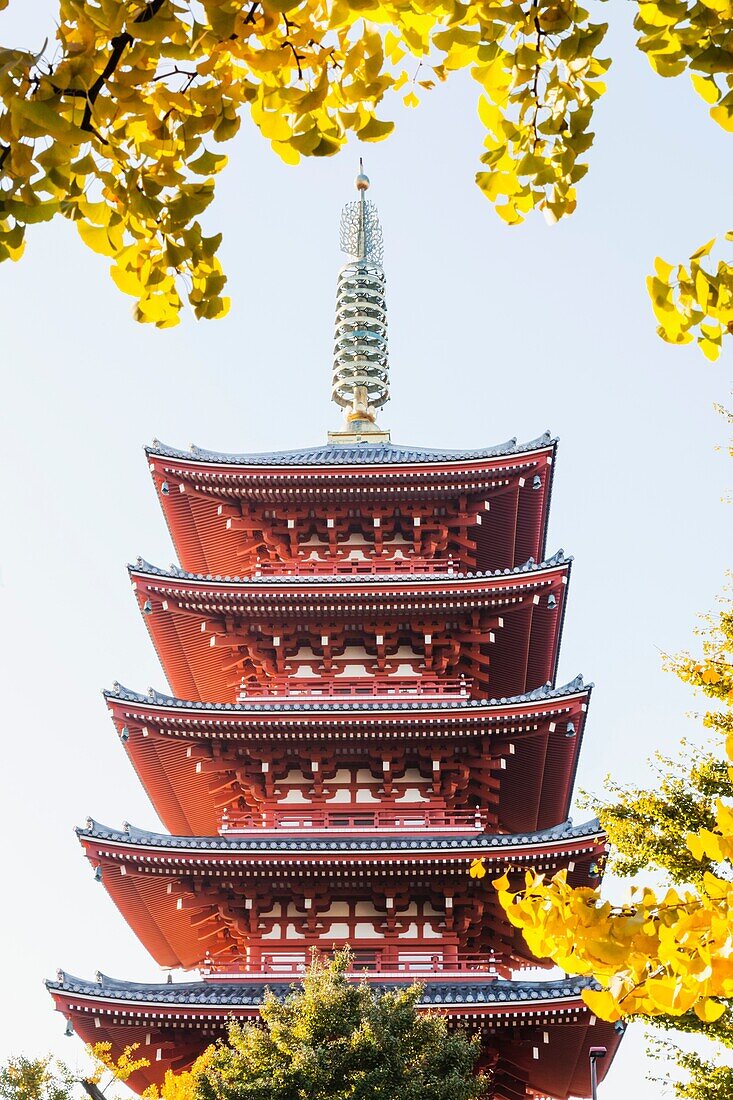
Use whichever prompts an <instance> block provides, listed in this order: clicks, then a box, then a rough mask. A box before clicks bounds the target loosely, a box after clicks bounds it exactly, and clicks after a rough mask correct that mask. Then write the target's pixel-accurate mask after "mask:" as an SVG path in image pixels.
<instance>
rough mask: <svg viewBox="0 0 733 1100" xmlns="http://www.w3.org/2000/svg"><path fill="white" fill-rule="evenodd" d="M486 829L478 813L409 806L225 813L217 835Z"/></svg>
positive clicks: (452, 831) (408, 832) (451, 831)
mask: <svg viewBox="0 0 733 1100" xmlns="http://www.w3.org/2000/svg"><path fill="white" fill-rule="evenodd" d="M486 826H487V823H486V819H485V816H484V814H483V813H482V811H481V810H479V809H476V810H450V811H448V810H440V809H435V808H431V807H427V806H426V807H424V808H423V807H421V806H411V807H409V808H408V807H405V808H404V809H394V808H392V809H378V808H375V809H371V808H370V807H368V806H366V807H358V808H357V807H348V808H342V809H338V810H337V809H332V810H311V809H308V808H307V807H302V806H299V807H297V808H292V809H281V810H280V809H279V810H263V811H262V812H260V813H252V812H245V813H238V812H236V811H228V812H226V813H225V814H224V815H223V816H222V821H221V827H220V832H222V833H227V835H235V834H237V835H254V834H261V833H262V832H263V831H264V832H277V833H281V834H288V833H291V834H298V835H300V834H302V833H311V834H317V833H326V834H339V833H341V834H347V835H348V834H351V833H391V832H394V833H402V834H408V835H409V834H410V833H471V832H479V831H481V830H482V829H485V828H486Z"/></svg>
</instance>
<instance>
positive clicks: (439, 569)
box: [252, 556, 462, 577]
mask: <svg viewBox="0 0 733 1100" xmlns="http://www.w3.org/2000/svg"><path fill="white" fill-rule="evenodd" d="M461 568H462V567H461V564H460V562H456V561H454V560H453V558H415V557H409V558H392V557H389V558H388V557H386V556H379V557H373V558H331V559H328V558H305V559H302V560H295V561H268V562H261V563H260V564H259V565H258V566H256V568H255V569H254V570H253V572H252V575H253V576H255V577H314V576H315V577H322V576H350V577H358V576H370V577H378V576H380V575H382V576H390V575H394V574H398V575H402V576H418V575H420V574H426V573H428V574H429V573H456V572H460V571H461Z"/></svg>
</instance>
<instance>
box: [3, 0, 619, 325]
mask: <svg viewBox="0 0 733 1100" xmlns="http://www.w3.org/2000/svg"><path fill="white" fill-rule="evenodd" d="M2 2H3V0H0V3H2ZM592 2H593V3H594V4H595V5H598V3H599V2H600V0H592ZM59 5H60V11H59V23H58V28H57V30H56V32H55V39H54V41H53V42H52V43H50V44H47V45H46V46H45V47H44V49H43V50H42V52H41V53H40V54H35V55H34V54H33V53H31V52H29V51H24V50H17V49H13V50H11V49H0V259H8V258H10V259H18V258H19V257H20V255H21V254H22V251H23V247H24V243H25V237H26V229H27V226H29V225H33V224H35V223H37V222H42V221H48V220H49V219H51V218H53V217H54V216H55V215H57V214H61V215H62V216H64V217H66V218H69V219H70V220H72V221H75V222H76V223H77V226H78V229H79V233H80V236H81V237H82V240H83V241H84V242H85V243H86V244H87V245H88V246H89V247H90V248H91V249H93V250H94V251H96V252H99V253H100V254H101V255H103V256H108V257H110V259H111V260H112V268H111V270H112V277H113V279H114V281H115V283H116V284H117V286H118V287H119V288H120V289H121V290H122V291H123V292H124V293H126V294H130V295H132V296H133V297H135V298H136V299H137V306H136V316H137V318H138V320H141V321H146V322H151V323H153V324H155V325H158V326H160V327H165V326H168V325H172V324H175V323H176V321H177V320H178V316H179V312H180V309H181V306H182V299H183V298H187V299H188V301H189V303H190V304H191V306H192V307H193V309H194V312H195V314H196V316H198V317H220V316H222V315H223V314H224V313H225V312H226V310H227V308H228V300H227V299H226V298H224V297H223V296H222V291H223V288H224V284H225V277H224V275H223V273H222V270H221V266H220V264H219V261H218V259H217V257H216V253H217V250H218V248H219V244H220V240H221V238H220V235H219V234H216V235H211V236H206V235H205V234H204V232H203V230H202V227H201V223H200V221H199V217H200V215H201V214H202V213H203V211H204V210H205V209H206V207H207V206H208V205H209V203H210V202H211V200H212V197H213V194H214V176H215V174H216V173H217V172H218V171H220V170H221V168H222V167H223V166H224V164H225V163H226V157H225V156H223V155H222V154H221V153H220V152H219V149H218V147H219V145H220V143H222V142H226V141H227V140H229V139H230V138H232V137H233V136H234V135H235V134H236V132H237V130H238V128H239V125H240V118H241V115H242V113H243V111H244V110H245V109H247V110H248V113H249V115H250V117H251V118H252V120H253V122H254V123H255V125H256V126H257V127H258V128H259V130H260V131H261V133H262V135H263V136H264V137H265V138H266V139H267V140H268V141H269V142H270V143H271V145H272V147H273V149H274V150H275V151H276V152H277V153H278V154H279V155H280V156H281V157H282V158H283V159H284V160H286V161H287V162H288V163H297V161H298V160H299V159H300V157H301V156H329V155H331V154H332V153H335V152H337V151H338V150H339V149H340V148H341V146H342V145H343V144H344V142H345V141H346V140H347V137H348V136H349V135H350V134H354V135H356V136H357V137H358V138H359V140H361V141H378V140H380V139H381V138H384V137H385V136H387V135H388V134H389V133H390V132H391V130H392V129H393V125H394V124H393V122H392V121H388V120H385V119H383V118H380V117H378V115H377V109H378V108H379V106H380V104H381V103H382V101H383V100H384V99H385V96H387V95H388V94H389V96H390V97H391V98H392V99H393V100H395V101H396V103H397V104H400V103H401V102H404V103H405V104H407V105H408V106H415V105H416V104H417V103H418V102H419V98H420V96H421V95H422V94H423V93H424V92H426V91H428V90H430V89H431V88H432V87H433V86H434V85H435V83H436V82H437V81H441V80H444V79H446V77H447V75H448V74H449V73H450V72H452V71H454V70H458V69H466V70H468V71H469V72H470V73H471V75H472V77H473V78H474V80H475V81H476V82H477V83H478V85H479V89H480V95H479V113H480V116H481V119H482V121H483V123H484V126H485V127H486V140H485V152H484V154H483V156H482V158H481V160H482V164H483V167H482V170H481V171H480V172H479V173H478V176H477V181H478V183H479V186H480V187H481V189H482V190H483V192H484V193H485V194H486V195H487V196H488V197H489V198H490V199H491V200H492V201H493V202H494V204H495V206H496V208H497V210H498V212H499V213H500V214H501V216H502V218H504V220H506V221H507V222H510V223H514V222H518V221H521V220H522V219H523V218H524V216H525V214H526V213H527V212H528V211H529V210H531V209H532V208H533V207H536V208H538V209H541V210H543V211H544V212H545V213H546V215H547V217H548V218H549V219H550V220H557V219H558V218H560V217H562V216H563V215H564V214H567V213H570V212H571V211H572V210H573V209H574V207H575V202H576V196H575V185H576V183H577V181H578V180H579V179H580V178H581V176H582V175H583V174H584V172H585V171H586V165H585V164H584V163H583V162H582V160H581V157H582V155H583V153H584V152H585V151H586V150H587V148H588V147H589V145H590V144H591V142H592V139H593V135H592V133H591V132H590V129H589V126H590V121H591V115H592V110H593V103H594V101H595V100H596V99H597V98H598V96H599V95H600V94H601V93H602V91H603V84H602V82H601V79H600V78H601V76H602V74H603V73H604V71H605V69H606V68H607V66H608V62H607V61H604V60H600V59H599V58H598V57H597V56H596V50H597V48H598V46H599V45H600V43H601V40H602V39H603V36H604V33H605V25H603V24H598V23H592V22H590V20H589V16H588V13H587V12H586V11H585V10H584V9H583V8H582V7H580V6H579V5H578V4H577V3H575V2H574V0H529V2H527V3H524V4H520V3H517V2H514V0H493V2H487V0H469V2H468V3H462V2H461V0H250V2H247V3H243V2H238V0H193V2H190V3H189V2H186V3H183V2H180V3H177V2H175V0H147V2H145V0H59ZM41 37H42V36H41ZM249 206H250V209H248V210H247V211H245V215H244V216H251V215H252V214H256V207H257V202H256V198H254V197H252V198H251V199H250V200H249Z"/></svg>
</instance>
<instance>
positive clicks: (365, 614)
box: [48, 174, 619, 1100]
mask: <svg viewBox="0 0 733 1100" xmlns="http://www.w3.org/2000/svg"><path fill="white" fill-rule="evenodd" d="M367 187H368V180H367V179H366V177H365V176H364V175H363V174H361V175H359V177H358V178H357V188H358V191H359V197H358V200H357V201H355V202H353V203H350V204H348V205H347V206H346V207H345V209H344V212H343V215H342V221H341V245H342V248H343V250H344V251H345V252H346V253H347V254H348V256H349V262H348V263H347V264H346V266H345V267H343V268H342V270H341V272H340V274H339V279H338V293H337V314H336V346H335V361H334V374H333V398H334V400H335V401H336V402H337V403H338V404H339V405H341V406H343V408H344V409H345V423H344V426H343V429H342V430H340V431H337V432H333V433H331V434H330V436H329V441H328V443H327V444H326V445H325V446H319V447H311V448H305V449H303V450H297V451H287V452H278V453H270V454H258V455H230V454H218V453H212V452H208V451H202V450H199V449H192V450H191V452H182V451H177V450H174V449H172V448H169V447H166V446H163V445H161V444H158V443H156V444H154V445H153V447H151V448H150V449H149V450H148V451H147V455H148V460H149V464H150V470H151V473H152V476H153V481H154V483H155V487H156V491H157V492H158V494H159V497H160V501H161V504H162V507H163V511H164V514H165V517H166V520H167V523H168V527H169V530H170V533H171V537H172V539H173V542H174V544H175V547H176V551H177V554H178V557H179V560H180V562H181V568H175V569H171V570H168V571H167V570H162V569H158V568H156V567H155V566H152V565H149V564H148V563H146V562H144V561H139V562H138V564H137V565H135V566H133V567H132V568H131V569H130V575H131V579H132V584H133V589H134V592H135V596H136V598H137V601H138V604H139V606H140V610H141V612H142V614H143V617H144V619H145V623H146V625H147V627H148V630H149V633H150V636H151V639H152V641H153V644H154V645H155V648H156V651H157V653H158V656H159V658H160V661H161V663H162V665H163V668H164V670H165V673H166V676H167V679H168V682H169V684H170V688H171V692H172V694H171V695H163V694H160V693H158V692H155V691H152V690H151V691H149V692H148V693H147V694H138V693H136V692H134V691H129V690H127V689H126V688H123V687H121V686H119V685H115V688H114V689H113V690H112V691H109V692H107V693H106V700H107V704H108V707H109V710H110V713H111V716H112V719H113V721H114V723H115V726H116V728H117V732H118V734H119V736H120V738H121V740H122V741H123V742H124V745H125V748H126V751H127V753H128V755H129V757H130V760H131V761H132V764H133V766H134V767H135V769H136V771H137V774H138V776H139V777H140V780H141V782H142V783H143V785H144V787H145V789H146V791H147V792H148V794H149V796H150V799H151V801H152V802H153V805H154V806H155V809H156V811H157V813H158V814H159V816H160V818H161V820H162V821H163V823H164V825H165V827H166V828H167V829H169V830H170V832H169V833H151V832H146V831H143V830H140V829H136V828H133V827H132V826H125V827H124V828H123V829H110V828H107V827H106V826H103V825H100V824H99V823H97V822H96V821H89V822H88V823H87V825H86V827H84V828H82V829H79V830H78V836H79V840H80V842H81V844H82V847H83V848H84V851H85V854H86V856H87V858H88V859H89V861H90V863H91V865H92V867H93V869H94V875H95V878H96V879H97V880H100V881H101V882H102V884H103V885H104V887H105V889H106V890H107V891H108V893H109V894H110V896H111V897H112V899H113V901H114V902H115V904H116V905H117V906H118V908H119V909H120V911H121V912H122V914H123V915H124V917H125V919H126V920H127V921H128V923H129V924H130V926H131V927H132V928H133V930H134V931H135V933H136V934H137V936H138V937H139V938H140V940H141V941H142V943H143V944H144V945H145V946H146V948H147V949H148V950H149V952H150V953H151V955H152V956H153V958H154V959H155V961H156V962H157V963H158V964H159V965H160V966H161V967H164V968H170V969H171V970H177V969H179V968H183V969H185V970H196V971H198V975H197V976H196V980H193V981H183V982H181V981H175V982H171V981H169V982H166V983H164V984H141V983H134V982H126V981H119V980H113V979H110V978H107V977H104V976H98V979H97V981H85V980H81V979H78V978H74V977H72V976H70V975H68V974H65V973H61V974H60V975H59V977H58V980H57V981H55V982H49V983H48V986H49V989H50V991H51V993H52V995H53V997H54V999H55V1002H56V1005H57V1007H58V1008H59V1009H60V1010H61V1011H62V1012H63V1013H64V1015H65V1016H66V1017H67V1019H68V1020H69V1021H71V1023H72V1025H73V1027H74V1028H75V1030H76V1031H77V1032H78V1033H79V1034H80V1035H81V1036H82V1037H83V1038H84V1039H85V1040H87V1041H91V1042H96V1041H100V1040H109V1041H111V1042H112V1045H113V1048H114V1049H115V1050H119V1049H121V1048H122V1047H124V1046H125V1045H127V1044H129V1043H131V1042H139V1043H140V1044H141V1046H142V1053H144V1054H145V1055H146V1056H147V1057H148V1059H149V1060H150V1066H149V1068H148V1069H146V1070H141V1071H140V1072H139V1073H138V1074H137V1075H136V1076H135V1078H134V1079H133V1082H132V1083H133V1085H134V1086H135V1087H137V1088H138V1089H142V1088H144V1087H145V1086H146V1085H147V1084H149V1083H150V1082H153V1081H154V1082H159V1081H160V1080H161V1079H162V1076H163V1074H164V1072H165V1070H166V1069H168V1068H173V1069H182V1068H184V1067H186V1066H187V1065H189V1064H190V1062H191V1061H192V1060H193V1058H194V1057H195V1056H196V1055H197V1054H198V1053H200V1052H201V1051H202V1050H203V1049H204V1048H205V1047H206V1046H207V1045H208V1044H209V1043H210V1042H211V1041H212V1040H214V1039H215V1038H217V1037H218V1036H221V1035H222V1034H224V1033H225V1031H226V1026H227V1022H228V1020H229V1019H231V1018H232V1017H235V1018H251V1017H252V1018H253V1017H256V1015H257V1006H258V1004H259V1002H260V1000H261V998H262V995H263V990H264V988H265V987H266V986H269V987H270V988H273V989H276V990H282V991H283V992H285V991H286V990H287V989H288V987H289V986H290V984H292V982H293V981H294V980H296V979H297V976H298V974H299V973H301V972H302V970H303V968H304V966H305V965H306V963H307V961H308V959H309V957H310V954H311V951H312V950H313V949H314V948H315V949H317V950H318V951H323V952H330V951H332V950H334V949H335V948H338V947H341V946H343V945H345V944H350V945H351V948H352V950H353V955H354V969H355V972H358V973H359V974H360V975H363V974H366V975H367V976H368V978H369V979H370V980H374V981H375V982H378V983H379V984H380V985H382V986H390V985H393V984H396V983H409V982H412V981H414V980H415V979H419V980H420V981H421V982H423V983H424V995H423V997H422V1003H423V1005H424V1007H425V1008H426V1009H429V1010H431V1011H433V1012H439V1013H442V1014H443V1015H445V1016H446V1017H447V1018H448V1020H449V1022H450V1024H451V1025H452V1026H456V1027H465V1028H467V1029H469V1030H470V1031H472V1032H475V1031H479V1032H480V1033H481V1035H482V1038H483V1048H484V1063H485V1064H486V1065H488V1066H492V1067H493V1069H494V1078H493V1080H494V1095H495V1096H496V1097H497V1098H503V1100H524V1098H525V1097H538V1096H541V1097H557V1098H563V1100H564V1098H566V1097H568V1096H571V1095H572V1096H576V1095H577V1096H585V1095H587V1094H588V1092H589V1073H588V1051H589V1048H590V1047H591V1046H593V1045H598V1044H602V1045H604V1046H606V1047H608V1048H609V1051H610V1052H611V1053H613V1051H614V1050H615V1048H616V1045H617V1043H618V1038H619V1036H618V1034H617V1033H616V1032H615V1031H614V1030H613V1028H611V1027H609V1026H608V1025H606V1024H604V1023H603V1022H602V1021H596V1020H595V1019H594V1018H593V1017H592V1016H591V1014H590V1013H589V1011H588V1009H587V1008H586V1007H585V1005H584V1004H583V1002H582V999H581V989H582V983H579V982H578V981H577V980H575V979H567V978H562V979H560V980H558V979H551V980H547V981H536V980H524V979H523V974H522V971H523V970H527V969H530V968H536V967H537V966H538V965H539V964H538V963H537V961H536V960H533V959H532V958H531V957H530V956H529V955H528V952H527V949H526V946H525V944H524V942H523V940H522V939H521V936H520V935H519V934H518V933H517V932H516V930H514V929H513V928H511V927H510V926H509V924H508V922H507V921H506V919H505V918H504V916H503V913H502V911H501V909H500V908H499V906H498V905H497V903H496V901H495V899H494V896H493V891H492V890H491V888H490V887H487V886H486V885H484V884H481V885H479V884H477V883H476V882H474V881H473V880H472V879H471V878H470V877H469V875H468V866H469V862H470V860H471V859H475V858H477V857H479V856H483V857H484V858H485V861H486V865H487V868H488V870H489V872H490V873H492V877H494V874H493V873H494V872H495V874H496V875H498V874H501V873H502V871H503V870H504V869H508V870H509V872H510V875H511V876H520V875H522V874H523V872H524V870H526V869H527V868H535V869H537V870H540V871H547V872H550V873H552V872H554V871H556V870H558V869H560V868H567V869H568V872H569V877H570V880H571V881H572V882H573V883H576V884H581V883H595V882H596V881H597V879H598V876H599V875H600V873H601V867H602V862H603V858H604V853H605V838H604V836H603V833H602V831H601V829H600V827H599V825H598V822H597V821H592V822H589V823H588V824H586V825H581V826H573V825H572V824H571V823H570V822H569V821H568V820H567V814H568V810H569V805H570V799H571V794H572V786H573V778H574V774H575V768H576V764H577V759H578V753H579V750H580V745H581V742H582V738H583V733H584V727H585V721H586V712H587V708H588V702H589V699H590V688H589V687H586V686H584V685H583V682H582V679H581V678H580V677H579V678H578V679H576V680H574V681H573V682H572V683H569V684H566V685H565V686H562V687H556V686H555V675H556V669H557V661H558V652H559V647H560V639H561V633H562V623H563V617H564V614H565V604H566V598H567V583H568V580H569V576H570V560H569V559H568V558H566V557H565V556H564V555H563V554H562V552H559V553H557V554H555V555H554V556H552V557H549V558H548V557H547V556H546V554H545V535H546V528H547V519H548V510H549V504H550V491H551V486H552V475H553V470H554V459H555V452H556V443H555V441H554V440H553V439H551V438H550V437H549V436H548V435H545V436H542V437H541V438H539V439H536V440H534V441H532V442H531V443H527V444H524V445H519V444H517V443H516V441H514V440H512V441H510V442H508V443H505V444H502V445H500V446H496V447H490V448H487V449H486V450H478V451H465V452H456V451H439V450H425V449H422V448H417V447H404V446H398V445H396V444H392V443H391V442H390V439H389V433H387V432H385V431H382V430H381V429H380V428H379V427H378V426H377V423H376V409H377V408H379V407H380V406H381V405H383V404H384V403H385V402H386V401H387V400H388V396H389V390H388V362H387V331H386V303H385V280H384V273H383V269H382V240H381V229H380V225H379V220H378V217H377V212H376V209H375V207H374V205H373V204H372V203H371V202H369V201H367V200H366V198H365V194H364V193H365V190H366V189H367ZM605 1065H607V1062H606V1063H605Z"/></svg>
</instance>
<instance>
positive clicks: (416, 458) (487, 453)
mask: <svg viewBox="0 0 733 1100" xmlns="http://www.w3.org/2000/svg"><path fill="white" fill-rule="evenodd" d="M556 443H557V439H555V438H553V436H552V435H551V434H550V433H549V432H545V433H544V434H543V435H541V436H538V437H537V438H536V439H533V440H530V441H528V442H527V443H518V442H517V440H516V439H510V440H507V441H506V442H505V443H500V444H497V445H495V446H492V447H486V448H479V449H477V450H465V451H451V450H445V451H441V450H437V449H435V448H432V449H431V448H424V447H410V446H404V445H401V444H396V443H386V444H385V443H360V444H356V445H353V446H350V445H345V444H343V443H331V444H325V445H323V446H315V447H301V448H297V449H294V450H287V451H269V452H263V453H260V454H255V453H250V454H232V453H227V452H223V451H209V450H206V449H204V448H201V447H195V446H192V447H191V448H190V449H189V450H188V451H185V450H180V449H178V448H176V447H169V446H167V445H166V444H165V443H161V442H160V441H158V440H155V441H154V442H153V444H152V446H149V447H146V448H145V454H146V456H147V458H148V460H149V461H154V460H157V459H163V460H166V459H167V460H173V461H175V462H176V463H179V464H182V465H184V466H189V467H190V468H192V469H196V470H201V469H202V468H204V467H206V468H209V469H210V470H211V471H212V472H220V471H224V470H225V471H226V472H227V473H232V472H236V473H238V474H239V475H240V476H242V477H246V476H252V475H253V474H254V473H257V474H258V475H260V476H262V475H263V474H265V475H268V474H269V475H271V476H280V477H282V476H283V474H285V475H286V476H287V475H290V474H291V471H292V475H291V476H295V477H298V478H302V477H323V476H325V475H326V474H328V473H329V472H333V473H341V474H343V473H346V472H354V473H363V472H364V470H365V468H367V469H370V470H371V469H378V470H396V471H402V470H404V471H409V472H419V471H420V470H423V469H424V470H437V469H441V468H442V469H444V470H445V471H446V472H448V473H455V472H456V470H457V469H458V470H460V469H461V468H464V467H465V468H468V469H472V468H474V467H475V466H476V465H477V464H481V465H482V466H483V465H485V464H488V463H491V462H496V461H498V462H501V461H502V460H505V459H507V458H511V459H513V460H514V461H515V462H516V461H521V460H522V459H523V458H527V459H531V458H536V457H538V456H540V455H542V454H545V453H547V454H550V455H552V454H553V453H554V449H555V445H556Z"/></svg>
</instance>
